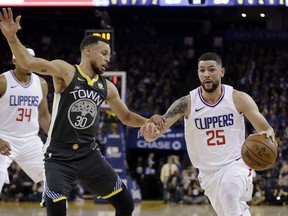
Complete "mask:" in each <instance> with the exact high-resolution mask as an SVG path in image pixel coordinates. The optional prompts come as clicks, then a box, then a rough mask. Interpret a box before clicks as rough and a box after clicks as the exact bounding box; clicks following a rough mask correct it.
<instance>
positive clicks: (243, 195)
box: [139, 53, 277, 216]
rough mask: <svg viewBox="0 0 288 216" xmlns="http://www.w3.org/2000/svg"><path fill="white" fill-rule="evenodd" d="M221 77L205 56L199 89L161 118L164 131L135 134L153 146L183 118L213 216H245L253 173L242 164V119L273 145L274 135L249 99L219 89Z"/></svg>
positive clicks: (215, 62) (214, 61)
mask: <svg viewBox="0 0 288 216" xmlns="http://www.w3.org/2000/svg"><path fill="white" fill-rule="evenodd" d="M224 74H225V70H224V68H223V67H222V60H221V58H220V56H219V55H217V54H215V53H205V54H203V55H202V56H201V57H200V58H199V60H198V77H199V80H200V83H201V86H200V87H198V88H196V89H194V90H192V91H191V92H190V94H189V95H187V96H184V97H182V98H180V99H178V100H176V101H175V102H174V103H173V104H172V105H171V106H170V107H169V109H168V110H167V112H166V113H165V114H164V115H163V116H164V117H165V119H166V122H165V124H164V129H163V130H161V131H160V133H159V134H158V135H155V133H154V134H150V129H149V128H148V126H149V127H150V126H151V124H153V123H151V122H150V123H147V124H145V125H144V126H142V127H141V129H140V130H139V135H141V134H143V135H144V138H145V139H146V141H153V140H155V139H157V138H158V137H160V136H161V135H162V134H163V133H164V132H165V131H166V130H167V129H168V128H169V127H171V126H172V125H173V124H174V123H175V122H176V121H178V120H179V119H180V118H182V117H184V122H185V126H184V127H185V140H186V144H187V151H188V154H189V157H190V160H191V162H192V164H193V166H195V167H196V168H198V169H199V181H200V184H201V187H202V188H203V189H204V190H205V194H206V195H207V196H208V198H209V200H210V202H211V205H212V206H213V208H214V210H215V211H216V213H217V215H219V216H240V215H243V216H249V215H250V212H249V207H248V205H247V204H246V201H249V200H250V199H251V196H252V188H253V185H252V170H251V169H250V168H249V167H247V166H246V165H245V164H244V162H243V160H242V159H241V146H242V144H243V143H244V140H245V124H244V117H246V118H247V119H248V120H249V121H250V122H251V124H252V125H253V126H254V128H255V130H256V131H257V132H258V133H259V134H265V135H266V137H269V138H270V139H271V140H272V141H274V142H275V135H274V131H273V129H272V128H271V126H270V125H269V124H268V122H267V121H266V120H265V118H264V117H263V115H262V114H261V113H260V112H259V110H258V107H257V105H256V103H255V102H254V100H253V99H252V98H251V97H250V96H249V95H248V94H246V93H244V92H241V91H237V90H235V89H233V87H231V86H228V85H224V84H221V78H222V77H223V76H224ZM146 127H147V128H146ZM275 144H276V143H275ZM276 145H277V144H276Z"/></svg>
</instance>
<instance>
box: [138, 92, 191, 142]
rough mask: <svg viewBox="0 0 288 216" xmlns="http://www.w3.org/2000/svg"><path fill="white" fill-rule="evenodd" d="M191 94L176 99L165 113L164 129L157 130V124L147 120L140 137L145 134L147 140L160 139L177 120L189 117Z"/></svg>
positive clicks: (140, 131) (139, 132) (139, 133)
mask: <svg viewBox="0 0 288 216" xmlns="http://www.w3.org/2000/svg"><path fill="white" fill-rule="evenodd" d="M190 104H191V100H190V96H189V95H187V96H184V97H181V98H179V99H178V100H176V101H175V102H174V103H173V104H172V105H171V106H170V107H169V108H168V110H167V112H166V113H165V114H164V115H163V118H165V122H164V126H163V128H162V129H158V130H159V131H157V130H155V127H156V125H155V124H154V123H153V122H147V123H146V124H145V125H143V126H142V127H141V128H140V129H139V131H138V137H140V136H141V135H143V136H144V139H145V140H146V141H147V142H152V141H154V140H156V139H158V138H159V137H160V136H161V135H162V134H163V133H165V132H166V131H167V130H168V129H169V128H170V127H171V126H172V125H173V124H174V123H175V122H177V121H178V120H179V119H180V118H182V117H188V116H189V114H190Z"/></svg>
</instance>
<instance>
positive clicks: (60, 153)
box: [0, 8, 163, 216]
mask: <svg viewBox="0 0 288 216" xmlns="http://www.w3.org/2000/svg"><path fill="white" fill-rule="evenodd" d="M20 18H21V17H20V16H17V17H16V19H15V21H14V19H13V13H12V10H11V8H8V10H6V9H5V8H4V9H2V13H0V28H1V31H2V33H3V34H4V36H5V37H6V39H7V41H8V44H9V46H10V49H11V50H12V52H13V54H14V55H15V56H16V58H17V59H19V64H20V65H21V66H22V67H24V68H28V69H30V70H33V71H35V72H36V73H40V74H43V75H50V76H52V77H53V84H54V89H55V94H54V102H53V112H52V121H51V126H50V128H49V132H48V139H47V142H46V144H45V149H46V150H45V177H46V187H45V188H46V189H45V195H46V211H47V215H48V216H55V215H57V216H66V215H67V209H66V207H67V205H66V204H67V198H68V197H69V192H70V189H71V186H70V185H71V183H72V182H74V181H75V180H78V181H79V182H80V183H81V185H82V186H83V187H85V189H86V190H87V191H89V192H90V193H91V194H93V195H96V196H98V197H102V198H103V199H106V200H107V201H109V202H110V203H111V204H112V205H113V206H114V208H115V209H116V213H115V215H116V216H130V215H132V212H133V210H134V202H133V199H132V196H131V194H130V192H129V191H128V190H127V188H126V185H125V184H124V183H123V182H122V180H121V179H120V177H119V176H118V175H117V173H116V172H115V170H114V169H113V168H112V167H111V166H110V164H109V163H108V162H107V161H106V160H105V158H104V157H103V156H102V154H101V152H100V150H99V147H98V144H97V142H96V140H95V137H96V135H97V127H98V121H97V117H98V113H99V108H100V106H101V104H102V103H103V102H105V101H106V102H107V103H108V105H109V106H110V108H111V109H112V111H113V112H114V113H115V114H116V116H117V117H118V119H119V120H120V121H121V122H122V123H124V124H125V125H128V126H131V127H141V126H142V125H144V124H145V122H147V121H148V119H146V118H144V117H142V116H140V115H138V114H136V113H133V112H131V111H130V110H129V109H128V108H127V106H126V104H125V103H124V102H123V101H122V100H121V99H120V96H119V93H118V90H117V88H116V87H115V85H113V83H112V82H110V81H109V80H106V79H105V78H104V77H103V76H102V74H103V73H104V72H105V69H106V67H107V66H108V63H109V61H110V55H111V48H110V45H109V42H108V41H107V40H105V39H103V38H101V37H97V36H93V35H89V36H86V37H85V38H84V39H83V40H82V42H81V44H80V51H81V60H80V64H79V65H71V64H69V63H68V62H66V61H63V60H53V61H48V60H45V59H42V58H34V57H33V56H32V55H30V54H29V53H28V52H27V50H26V49H25V48H24V46H23V45H22V43H21V42H20V41H19V39H18V37H17V35H16V33H17V31H18V30H19V28H20ZM20 60H21V61H20ZM150 120H151V121H153V122H156V123H157V125H160V127H159V129H160V128H161V125H163V117H160V116H154V117H152V118H150ZM151 127H153V128H152V129H151V130H150V131H152V132H153V131H155V132H158V130H157V127H156V126H155V125H151Z"/></svg>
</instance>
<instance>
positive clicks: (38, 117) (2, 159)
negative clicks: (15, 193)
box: [0, 48, 50, 192]
mask: <svg viewBox="0 0 288 216" xmlns="http://www.w3.org/2000/svg"><path fill="white" fill-rule="evenodd" d="M27 51H28V52H29V53H30V54H31V55H33V56H34V55H35V53H34V51H33V50H32V49H30V48H27ZM12 61H13V63H14V64H15V69H14V70H9V71H7V72H5V73H3V74H1V75H0V113H1V115H0V153H1V154H0V192H1V191H2V187H3V185H4V183H7V184H8V183H9V176H8V172H7V169H8V167H9V166H10V165H11V163H12V161H13V160H14V161H16V163H17V164H18V165H19V166H20V167H21V168H22V169H23V171H24V172H25V173H26V174H27V175H28V176H29V177H30V178H31V179H32V180H33V181H34V182H36V183H37V182H40V181H41V180H43V177H44V161H43V159H44V154H43V146H44V144H43V142H42V141H41V139H40V137H39V136H38V133H39V123H40V125H41V127H42V128H43V130H44V131H45V132H46V133H47V132H48V128H49V123H50V113H49V111H48V103H47V93H48V86H47V83H46V81H45V80H44V79H43V78H41V77H39V76H38V75H36V74H34V73H32V72H30V71H29V70H25V69H23V68H22V67H21V66H19V64H18V61H17V60H16V59H15V58H14V56H13V59H12Z"/></svg>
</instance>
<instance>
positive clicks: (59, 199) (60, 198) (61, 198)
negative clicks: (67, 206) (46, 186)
mask: <svg viewBox="0 0 288 216" xmlns="http://www.w3.org/2000/svg"><path fill="white" fill-rule="evenodd" d="M64 199H66V200H67V197H65V196H62V197H59V198H57V199H54V200H53V202H54V203H55V202H59V201H61V200H64Z"/></svg>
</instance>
